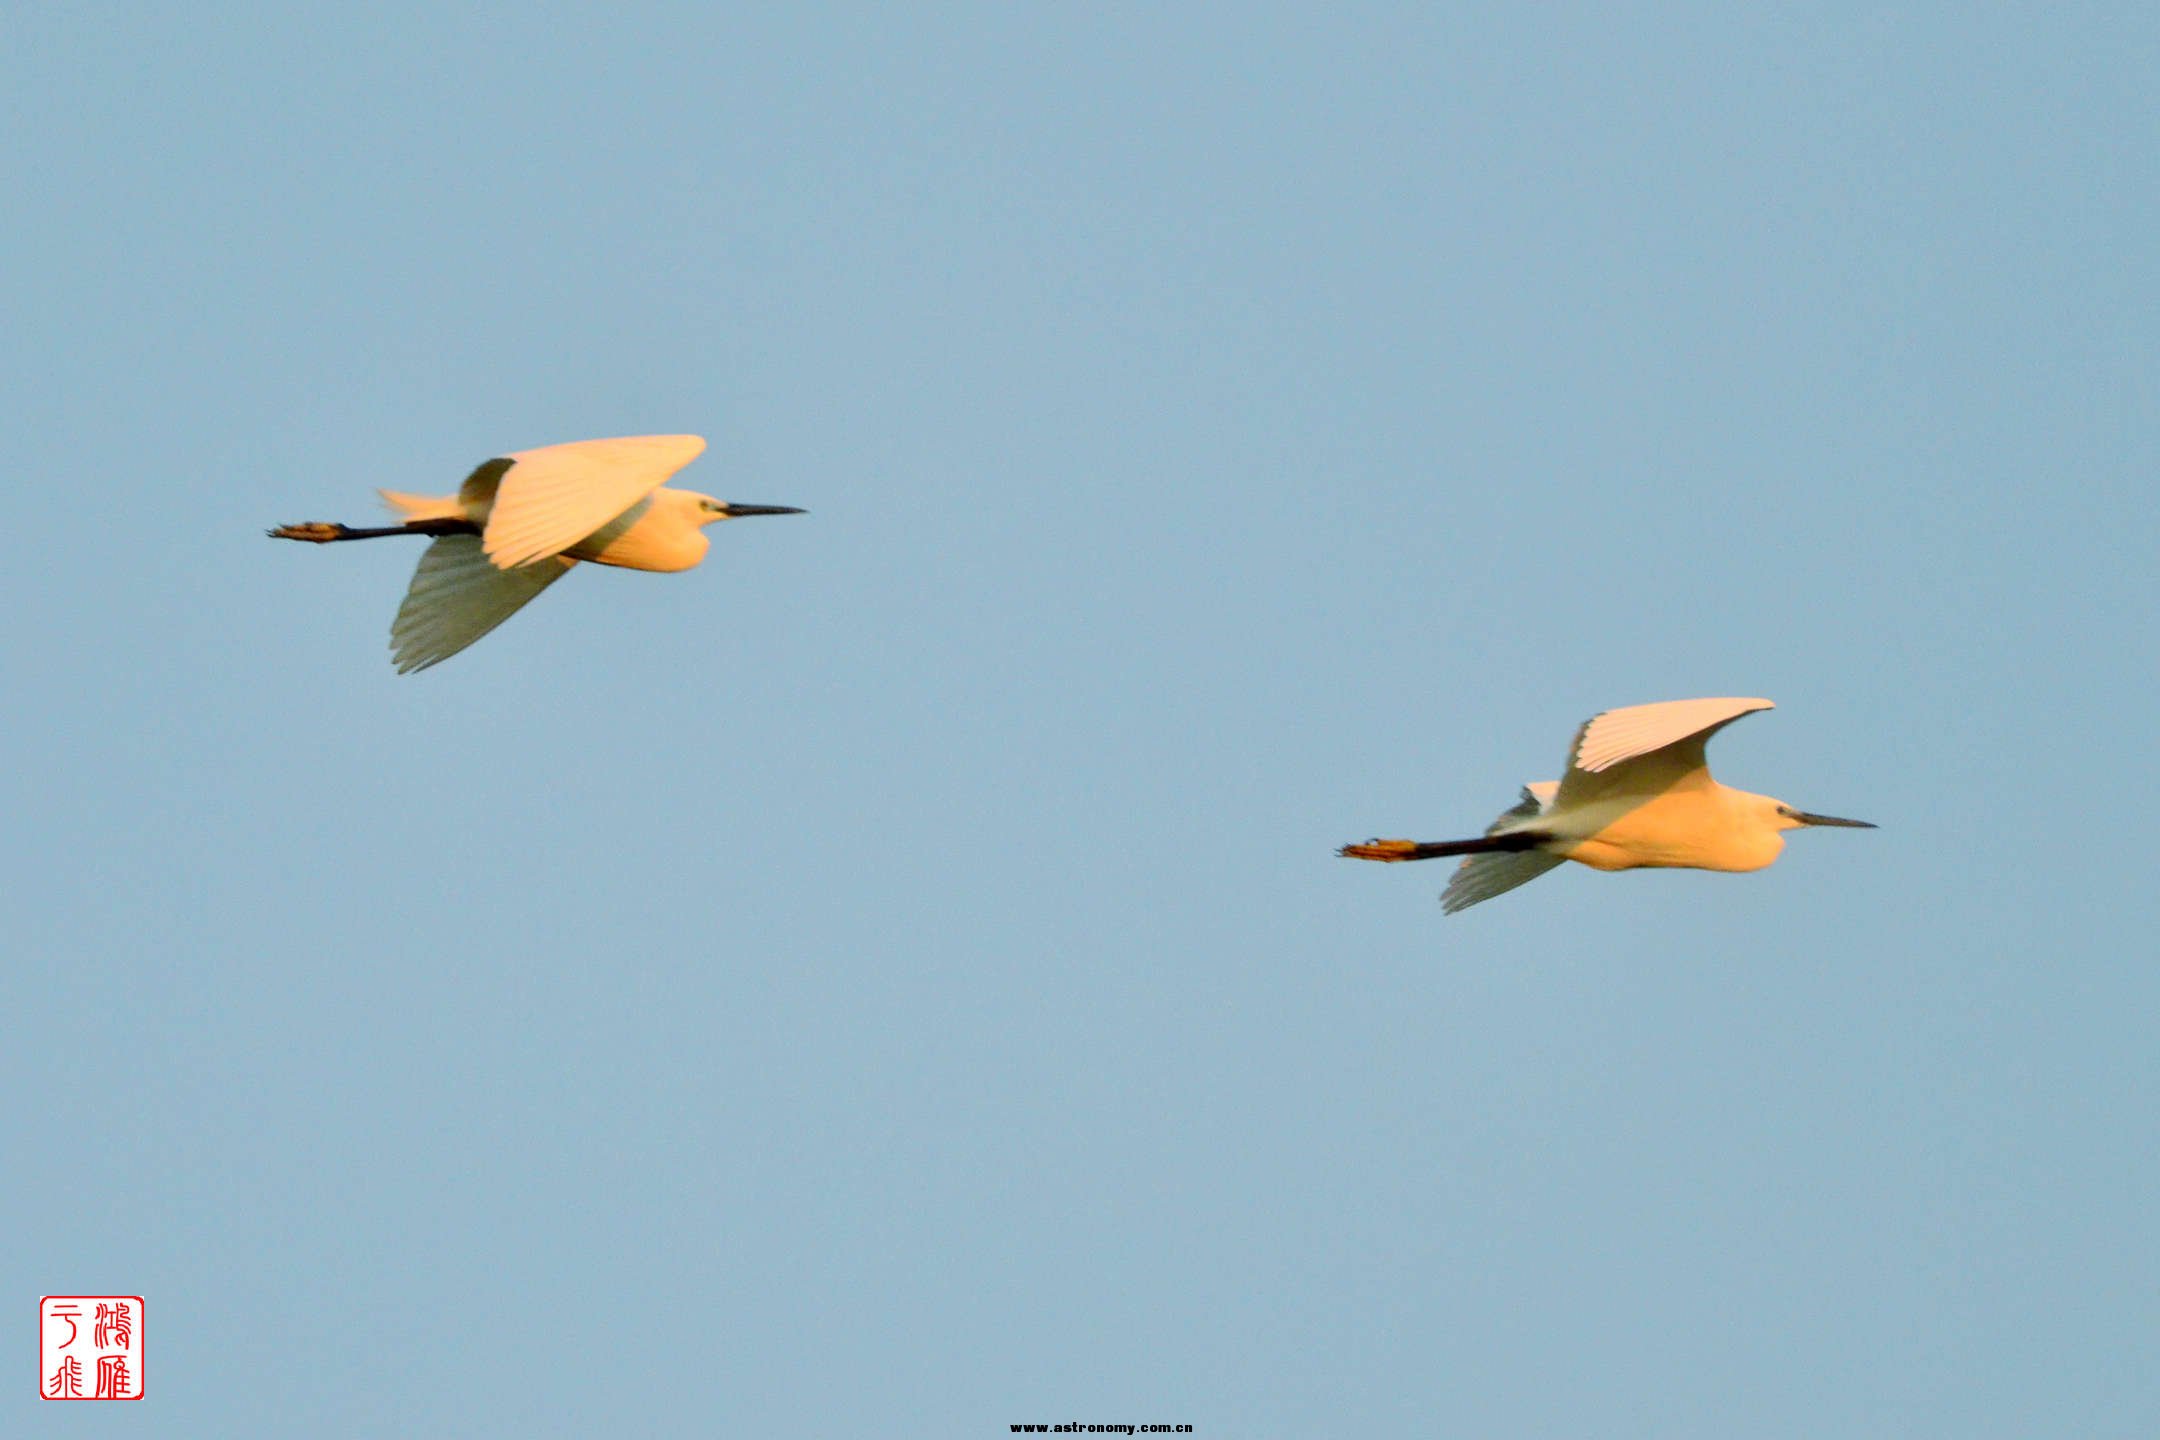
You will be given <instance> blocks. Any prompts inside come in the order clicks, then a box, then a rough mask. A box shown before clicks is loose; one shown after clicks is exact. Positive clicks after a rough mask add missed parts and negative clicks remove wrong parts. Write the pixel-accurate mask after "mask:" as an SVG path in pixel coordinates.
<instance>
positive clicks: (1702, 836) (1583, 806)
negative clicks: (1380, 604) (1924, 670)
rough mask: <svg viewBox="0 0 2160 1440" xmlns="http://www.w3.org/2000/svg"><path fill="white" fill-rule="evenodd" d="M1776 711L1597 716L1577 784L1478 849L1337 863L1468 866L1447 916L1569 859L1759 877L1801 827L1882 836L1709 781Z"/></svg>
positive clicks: (1573, 780) (1439, 844) (1570, 770)
mask: <svg viewBox="0 0 2160 1440" xmlns="http://www.w3.org/2000/svg"><path fill="white" fill-rule="evenodd" d="M1770 708H1771V704H1770V702H1769V701H1768V700H1736V699H1715V700H1668V701H1665V702H1664V703H1662V704H1658V705H1631V706H1628V707H1627V708H1626V709H1622V710H1607V711H1605V712H1604V713H1602V714H1599V715H1593V716H1591V717H1590V719H1589V720H1588V721H1587V722H1586V723H1585V724H1584V725H1583V727H1582V729H1581V730H1580V731H1578V732H1577V733H1576V736H1575V744H1574V747H1573V748H1572V749H1571V750H1569V751H1568V766H1567V773H1566V774H1565V775H1563V776H1562V777H1561V778H1560V779H1559V780H1557V781H1555V780H1540V781H1538V782H1536V783H1535V784H1532V785H1526V786H1524V787H1523V796H1522V801H1521V803H1519V804H1518V805H1516V806H1515V808H1514V809H1512V810H1509V811H1508V812H1507V813H1505V814H1504V815H1502V816H1501V817H1500V818H1499V819H1497V820H1495V821H1494V822H1493V823H1492V825H1491V826H1490V827H1489V828H1487V830H1486V831H1485V834H1484V835H1483V837H1481V838H1479V839H1476V840H1441V841H1433V842H1420V841H1415V840H1369V841H1367V842H1366V843H1365V844H1363V845H1345V846H1343V847H1342V849H1341V850H1340V851H1339V852H1337V853H1339V854H1342V855H1346V856H1349V857H1350V858H1352V859H1356V860H1390V861H1399V860H1433V859H1438V858H1439V857H1441V856H1443V855H1462V856H1466V857H1467V858H1466V859H1465V860H1464V861H1463V863H1462V864H1461V865H1460V866H1459V867H1457V869H1456V871H1455V874H1454V877H1453V878H1452V879H1450V880H1449V881H1448V887H1447V890H1446V892H1445V893H1443V894H1442V895H1441V897H1440V902H1441V904H1442V905H1443V906H1444V907H1445V908H1446V910H1447V912H1448V913H1449V914H1451V915H1452V914H1453V913H1454V912H1456V911H1457V910H1461V909H1464V908H1466V907H1468V906H1471V905H1475V904H1477V903H1478V902H1479V901H1480V900H1490V899H1492V897H1493V896H1495V895H1499V894H1503V893H1505V892H1506V891H1509V890H1512V889H1514V888H1515V887H1516V886H1518V885H1522V884H1525V883H1527V882H1529V881H1532V880H1535V879H1536V878H1537V877H1538V876H1540V875H1543V874H1544V873H1545V872H1546V871H1548V870H1550V869H1552V868H1553V867H1554V866H1556V865H1558V864H1559V863H1560V862H1561V861H1563V860H1574V861H1578V862H1580V863H1581V864H1584V865H1588V866H1590V867H1591V868H1592V869H1594V870H1634V869H1638V868H1641V867H1644V866H1665V867H1672V868H1681V869H1691V870H1760V869H1762V868H1763V867H1765V866H1767V865H1768V864H1770V862H1772V861H1773V860H1775V859H1777V858H1778V853H1779V852H1780V851H1782V850H1783V849H1784V848H1785V836H1784V834H1783V833H1782V832H1784V831H1787V830H1794V829H1798V828H1799V827H1801V826H1803V825H1840V826H1845V827H1847V828H1850V829H1855V830H1873V829H1874V828H1875V827H1874V826H1873V825H1871V824H1869V823H1868V822H1867V821H1865V820H1841V819H1839V818H1838V817H1837V816H1835V815H1814V814H1810V813H1809V812H1807V811H1805V810H1796V809H1794V808H1793V807H1792V806H1790V805H1787V804H1785V803H1784V802H1783V801H1781V800H1773V799H1771V798H1770V797H1769V796H1768V795H1751V794H1749V793H1748V792H1747V791H1745V790H1734V789H1732V788H1731V787H1729V786H1725V785H1720V784H1718V783H1717V781H1715V780H1712V779H1711V778H1710V764H1709V761H1708V760H1707V759H1706V758H1705V757H1704V754H1703V747H1704V745H1705V744H1706V743H1708V741H1709V739H1710V737H1711V736H1712V735H1715V734H1716V733H1717V732H1718V731H1719V730H1722V729H1723V728H1725V727H1726V726H1727V725H1730V724H1731V723H1732V722H1733V721H1735V720H1737V719H1739V718H1740V717H1741V716H1743V715H1748V714H1752V713H1754V712H1755V711H1757V710H1768V709H1770Z"/></svg>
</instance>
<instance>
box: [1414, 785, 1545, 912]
mask: <svg viewBox="0 0 2160 1440" xmlns="http://www.w3.org/2000/svg"><path fill="white" fill-rule="evenodd" d="M1559 788H1560V787H1559V786H1558V785H1557V784H1556V783H1555V782H1553V781H1551V780H1540V781H1537V782H1536V783H1534V784H1530V785H1525V786H1524V787H1523V792H1522V799H1521V800H1520V801H1518V802H1517V803H1516V804H1515V805H1514V807H1513V808H1512V809H1508V810H1503V811H1501V812H1500V816H1499V818H1498V819H1496V820H1494V821H1493V823H1492V824H1490V825H1488V826H1486V827H1485V833H1486V834H1488V835H1497V834H1498V833H1500V832H1501V831H1502V830H1514V829H1519V828H1521V827H1520V826H1519V825H1518V824H1516V822H1517V821H1522V820H1535V819H1536V818H1537V817H1538V816H1540V815H1542V814H1544V813H1545V812H1546V811H1547V810H1549V809H1551V808H1552V802H1553V796H1554V795H1555V794H1556V793H1557V792H1558V790H1559ZM1559 864H1561V857H1560V856H1558V855H1552V854H1548V853H1547V852H1545V851H1543V850H1513V851H1498V852H1495V853H1492V854H1488V855H1470V856H1466V857H1464V859H1463V862H1462V864H1460V865H1458V866H1456V867H1455V873H1454V874H1453V875H1450V876H1449V877H1448V883H1447V889H1445V890H1443V891H1441V892H1440V908H1441V909H1442V910H1444V911H1446V912H1447V913H1448V914H1450V915H1452V914H1454V913H1455V912H1456V911H1458V910H1467V909H1469V908H1470V907H1471V906H1472V905H1475V904H1477V903H1478V902H1479V901H1481V900H1490V899H1492V898H1493V896H1495V895H1505V894H1506V893H1507V892H1508V891H1510V890H1513V889H1514V888H1515V887H1516V886H1518V885H1527V884H1529V883H1530V882H1531V881H1532V880H1535V879H1537V877H1538V876H1540V875H1543V874H1544V873H1545V872H1546V871H1548V870H1551V869H1553V868H1554V867H1555V866H1558V865H1559Z"/></svg>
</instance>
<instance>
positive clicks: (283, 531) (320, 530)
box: [270, 520, 345, 545]
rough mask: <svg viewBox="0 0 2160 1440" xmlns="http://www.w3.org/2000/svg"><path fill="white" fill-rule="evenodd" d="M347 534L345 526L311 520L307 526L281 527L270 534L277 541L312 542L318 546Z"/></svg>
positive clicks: (326, 521)
mask: <svg viewBox="0 0 2160 1440" xmlns="http://www.w3.org/2000/svg"><path fill="white" fill-rule="evenodd" d="M344 534H345V527H344V526H343V525H338V524H333V523H332V522H330V521H328V520H310V521H308V522H307V523H306V524H305V525H280V526H278V527H277V529H275V530H272V531H271V532H270V536H271V538H272V539H275V540H312V541H314V542H315V543H316V544H317V545H327V544H329V543H330V542H331V541H332V540H337V539H340V538H342V537H343V536H344Z"/></svg>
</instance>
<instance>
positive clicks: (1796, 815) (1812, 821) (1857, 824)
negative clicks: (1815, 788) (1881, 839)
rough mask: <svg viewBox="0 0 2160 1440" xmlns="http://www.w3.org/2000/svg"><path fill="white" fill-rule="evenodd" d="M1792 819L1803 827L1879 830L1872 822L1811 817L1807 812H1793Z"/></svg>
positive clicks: (1833, 816) (1825, 816)
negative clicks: (1817, 826) (1820, 826)
mask: <svg viewBox="0 0 2160 1440" xmlns="http://www.w3.org/2000/svg"><path fill="white" fill-rule="evenodd" d="M1792 818H1793V819H1795V820H1798V821H1799V822H1800V823H1801V824H1802V825H1835V826H1840V827H1842V828H1844V829H1846V830H1874V829H1877V828H1879V827H1877V826H1876V824H1875V822H1874V821H1872V820H1840V819H1839V818H1838V817H1837V816H1835V815H1810V814H1808V812H1807V811H1805V810H1795V811H1793V817H1792Z"/></svg>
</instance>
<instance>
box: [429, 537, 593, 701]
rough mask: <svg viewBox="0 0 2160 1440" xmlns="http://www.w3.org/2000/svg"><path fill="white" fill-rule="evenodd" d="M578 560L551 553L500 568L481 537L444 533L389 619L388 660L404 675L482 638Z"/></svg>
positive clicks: (432, 546)
mask: <svg viewBox="0 0 2160 1440" xmlns="http://www.w3.org/2000/svg"><path fill="white" fill-rule="evenodd" d="M575 564H577V561H575V560H571V559H567V558H565V557H564V556H561V555H550V556H547V557H545V558H543V559H542V560H540V561H539V562H538V563H536V564H532V565H523V566H520V567H518V568H517V569H515V570H498V569H496V568H495V566H494V564H493V563H492V562H491V561H489V559H488V557H487V554H486V552H485V551H484V550H483V549H482V547H481V544H480V537H479V536H477V535H445V536H443V537H442V538H441V539H439V540H436V541H434V542H433V543H431V544H430V545H429V546H428V548H427V550H426V551H425V552H424V553H423V554H422V555H421V556H420V568H419V569H417V570H415V571H413V578H412V584H411V585H410V586H408V587H407V588H406V591H405V602H404V603H403V604H402V605H400V606H398V613H397V619H395V620H393V621H391V622H390V658H391V660H392V661H393V662H394V663H395V664H396V665H397V668H398V673H399V674H400V675H403V674H406V673H408V672H410V671H414V670H425V669H427V667H428V666H430V665H433V664H436V663H437V662H439V661H443V660H447V659H449V658H450V657H451V656H452V655H455V654H457V653H458V651H460V650H463V649H464V648H465V647H466V646H468V645H470V644H472V643H473V641H475V640H478V639H479V638H480V637H481V636H483V635H485V634H487V633H488V631H490V630H493V629H494V628H495V627H496V626H498V625H500V624H502V623H503V621H505V620H507V619H509V618H510V617H511V616H512V615H515V614H516V613H517V612H518V611H519V610H520V609H522V608H523V607H524V605H525V604H526V602H527V601H529V600H531V599H532V598H533V597H534V596H535V595H538V594H539V593H540V592H541V591H542V590H545V589H547V587H548V586H550V585H552V584H554V583H555V582H556V581H557V580H560V579H561V578H562V577H563V575H564V574H565V573H566V572H568V571H569V569H570V567H571V566H573V565H575Z"/></svg>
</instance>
